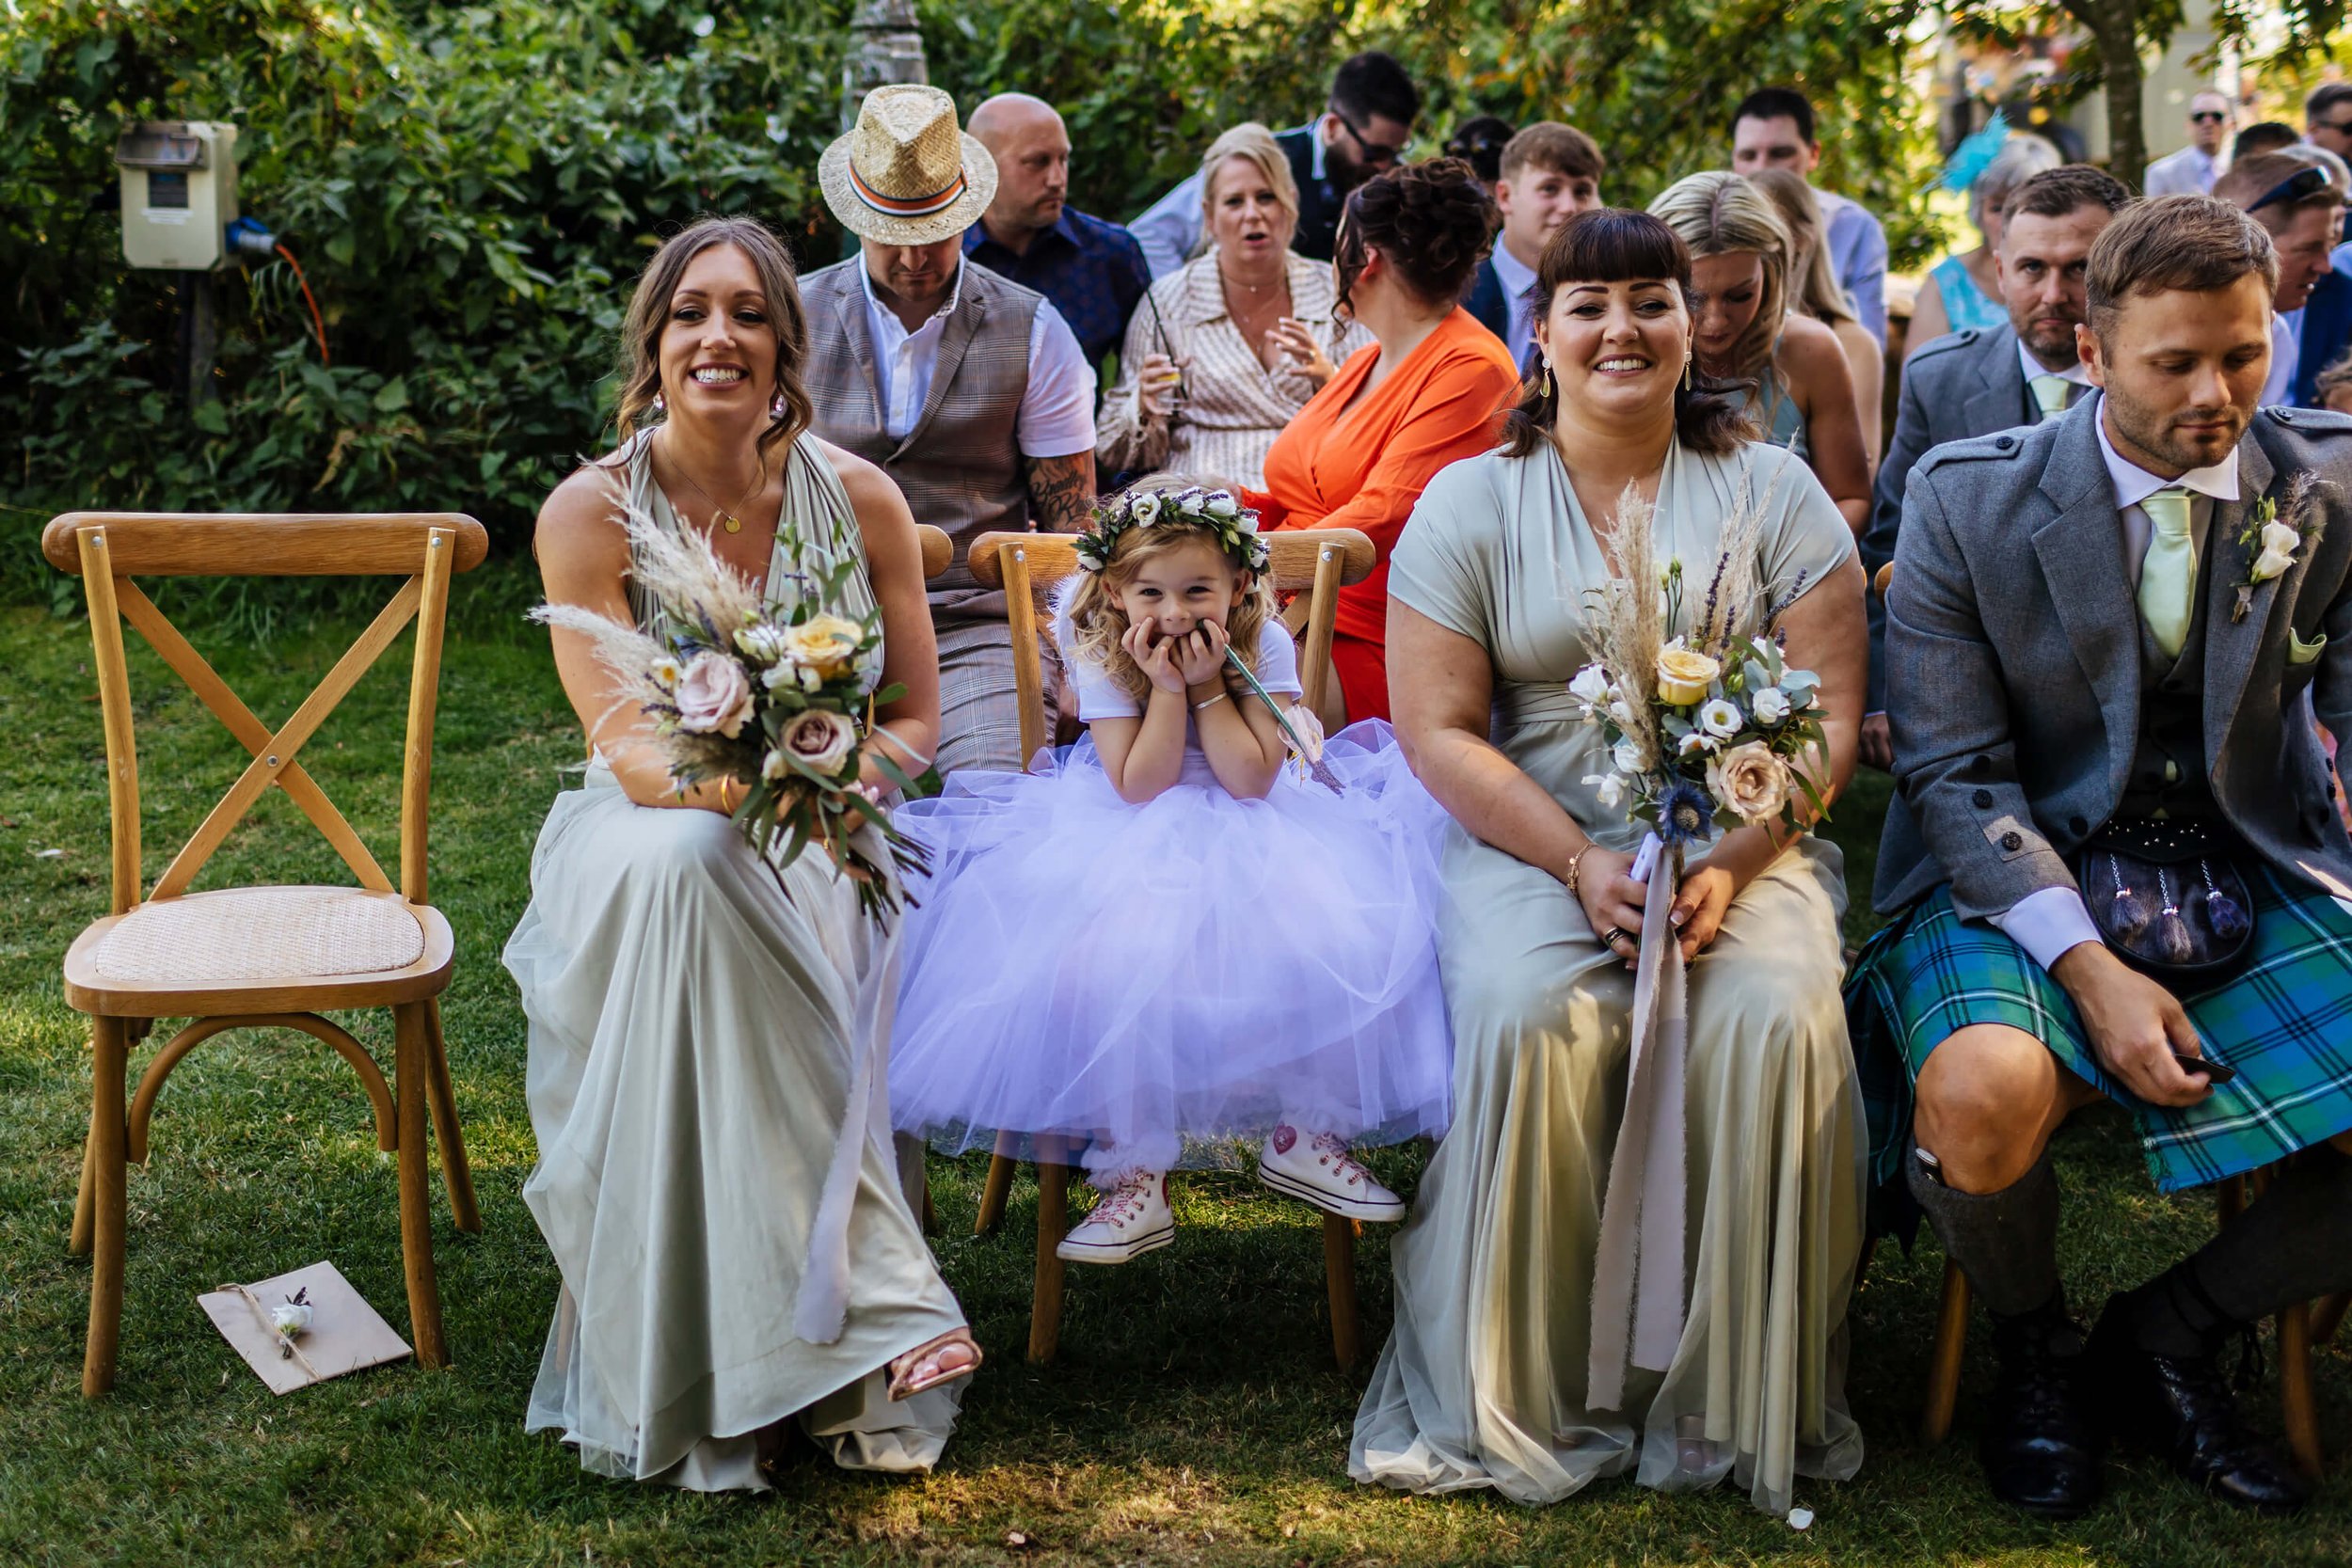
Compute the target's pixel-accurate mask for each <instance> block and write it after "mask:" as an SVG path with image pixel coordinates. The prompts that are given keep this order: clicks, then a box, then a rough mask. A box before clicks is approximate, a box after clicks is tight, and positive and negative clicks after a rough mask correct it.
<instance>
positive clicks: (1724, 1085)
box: [1348, 445, 1865, 1513]
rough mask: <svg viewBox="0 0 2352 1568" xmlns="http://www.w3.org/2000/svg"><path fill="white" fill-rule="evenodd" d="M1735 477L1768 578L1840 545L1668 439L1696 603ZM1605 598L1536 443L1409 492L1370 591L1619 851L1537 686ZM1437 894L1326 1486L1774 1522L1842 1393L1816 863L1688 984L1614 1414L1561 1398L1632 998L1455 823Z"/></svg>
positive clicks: (1828, 983) (1834, 885) (1562, 694)
mask: <svg viewBox="0 0 2352 1568" xmlns="http://www.w3.org/2000/svg"><path fill="white" fill-rule="evenodd" d="M1742 484H1747V485H1750V486H1752V487H1753V493H1754V494H1755V495H1756V496H1757V497H1759V498H1761V499H1763V500H1764V502H1765V505H1766V509H1767V512H1768V514H1769V520H1768V521H1767V523H1766V525H1765V530H1764V538H1763V546H1762V551H1763V556H1764V575H1765V578H1766V579H1767V580H1768V581H1772V582H1776V583H1779V584H1783V585H1790V584H1794V583H1795V582H1796V580H1797V576H1798V574H1799V573H1800V572H1802V573H1804V582H1805V583H1806V584H1809V585H1819V584H1820V583H1822V582H1823V580H1824V579H1825V578H1828V577H1829V576H1830V574H1831V573H1832V572H1834V571H1835V570H1836V568H1837V567H1838V566H1839V565H1840V564H1841V563H1842V562H1844V560H1845V558H1846V557H1847V556H1848V555H1849V554H1850V553H1851V551H1852V548H1853V543H1852V535H1851V532H1850V531H1848V530H1847V527H1846V524H1845V521H1844V519H1843V518H1841V517H1840V516H1839V515H1838V513H1837V510H1836V507H1835V506H1834V505H1832V504H1831V502H1830V499H1829V498H1828V496H1827V495H1825V494H1824V493H1823V492H1822V490H1821V487H1820V483H1818V482H1817V481H1816V480H1815V479H1814V477H1813V475H1812V474H1811V473H1810V472H1809V471H1808V470H1807V469H1806V468H1805V467H1804V463H1803V462H1802V461H1801V460H1799V459H1797V458H1795V457H1793V456H1792V455H1791V454H1789V453H1788V452H1787V451H1782V450H1779V449H1777V448H1774V447H1771V446H1764V445H1755V446H1747V447H1743V448H1742V449H1741V450H1740V451H1739V452H1738V453H1736V454H1734V455H1732V456H1728V457H1708V456H1703V455H1701V454H1698V453H1695V452H1692V451H1688V450H1685V449H1683V448H1681V447H1679V446H1677V448H1676V449H1675V450H1674V451H1673V452H1672V453H1670V455H1669V458H1668V461H1667V465H1666V469H1665V473H1664V475H1663V477H1662V479H1661V484H1660V491H1659V515H1658V517H1659V521H1658V526H1659V529H1660V534H1659V554H1660V557H1661V561H1662V560H1663V559H1665V558H1667V557H1670V556H1678V557H1679V558H1680V559H1681V561H1682V562H1683V563H1684V566H1685V570H1686V574H1687V575H1688V574H1694V575H1696V576H1697V577H1698V578H1699V581H1700V589H1699V592H1701V593H1703V592H1704V583H1705V579H1706V576H1707V573H1708V570H1709V569H1710V568H1711V566H1712V564H1713V562H1714V559H1715V555H1716V551H1717V547H1718V546H1717V541H1718V537H1719V531H1720V528H1721V523H1722V520H1723V518H1724V515H1726V513H1727V512H1728V510H1729V509H1730V507H1731V505H1732V503H1733V498H1734V496H1735V494H1736V493H1737V492H1738V490H1739V487H1740V485H1742ZM1607 577H1608V567H1607V566H1606V564H1605V562H1604V560H1603V557H1602V555H1601V553H1600V549H1599V546H1598V545H1597V542H1596V541H1595V539H1594V536H1593V533H1592V531H1591V529H1590V528H1589V527H1588V526H1587V525H1586V523H1585V521H1584V518H1583V515H1582V514H1581V511H1580V510H1579V507H1578V504H1577V500H1576V495H1575V491H1574V489H1573V488H1572V486H1571V485H1570V484H1569V483H1568V476H1567V472H1566V470H1565V468H1564V467H1562V465H1561V463H1560V461H1559V458H1558V457H1557V455H1556V454H1555V453H1554V452H1553V451H1552V450H1551V449H1550V447H1549V445H1547V446H1546V447H1545V448H1544V450H1542V451H1538V452H1536V453H1535V454H1534V455H1533V456H1530V457H1527V458H1524V459H1513V458H1509V457H1505V456H1503V455H1502V453H1500V452H1496V453H1489V454H1487V455H1486V456H1484V457H1479V458H1473V459H1471V460H1470V461H1469V462H1465V463H1458V464H1455V465H1454V467H1450V468H1448V469H1446V470H1445V471H1444V472H1442V473H1441V474H1439V475H1438V478H1437V480H1436V481H1435V482H1434V483H1431V484H1430V486H1429V488H1428V490H1427V491H1426V492H1425V493H1424V494H1423V495H1422V500H1421V504H1420V506H1419V507H1418V508H1417V509H1416V510H1415V512H1414V514H1413V516H1412V520H1411V522H1410V524H1409V525H1408V526H1407V527H1406V530H1405V533H1404V537H1403V539H1402V541H1401V542H1400V543H1399V545H1398V546H1397V550H1396V556H1395V567H1394V571H1393V574H1392V577H1391V586H1390V594H1391V596H1392V597H1393V598H1394V599H1395V600H1396V601H1398V602H1401V603H1403V604H1406V605H1408V606H1410V607H1411V608H1412V609H1414V610H1418V611H1420V612H1421V613H1422V614H1423V615H1426V616H1428V617H1430V618H1431V619H1433V620H1435V621H1437V622H1438V624H1439V625H1441V626H1446V627H1448V628H1449V629H1451V630H1453V631H1455V632H1457V633H1459V634H1461V635H1462V636H1465V637H1468V638H1470V639H1472V640H1474V641H1477V642H1479V643H1480V644H1482V645H1483V646H1484V647H1486V649H1487V650H1488V652H1489V655H1490V657H1492V660H1493V664H1494V671H1495V685H1494V710H1493V721H1492V730H1491V733H1492V736H1493V739H1494V741H1495V743H1496V744H1497V745H1498V746H1500V747H1501V748H1502V751H1503V752H1504V754H1505V755H1507V756H1508V757H1509V758H1510V759H1511V760H1512V761H1513V762H1514V763H1516V764H1517V765H1518V767H1519V768H1522V769H1523V770H1525V771H1526V772H1527V773H1528V774H1529V775H1530V776H1531V777H1533V778H1534V780H1535V781H1536V782H1537V783H1538V784H1542V785H1543V786H1544V787H1545V788H1546V789H1548V790H1549V791H1550V793H1551V794H1552V796H1553V798H1554V799H1556V800H1559V801H1560V802H1561V803H1562V804H1563V805H1564V806H1565V807H1566V808H1567V810H1568V812H1569V814H1570V815H1571V816H1574V817H1575V818H1576V820H1577V822H1578V824H1579V825H1580V826H1581V827H1582V828H1583V829H1584V830H1585V832H1589V833H1590V834H1592V835H1593V837H1594V838H1596V839H1597V840H1598V841H1599V842H1600V843H1602V844H1604V845H1607V846H1610V847H1613V848H1618V849H1629V848H1631V847H1633V846H1634V845H1635V844H1636V843H1637V842H1638V841H1639V838H1640V833H1641V829H1640V825H1639V824H1637V823H1629V822H1628V821H1627V820H1626V818H1625V816H1624V815H1623V813H1622V811H1609V810H1603V809H1602V808H1601V807H1600V806H1599V805H1598V804H1597V802H1596V800H1595V799H1594V791H1593V790H1592V788H1590V787H1589V786H1587V785H1586V784H1585V783H1584V780H1585V778H1586V776H1587V775H1597V774H1602V773H1605V772H1607V771H1608V764H1607V760H1606V754H1605V752H1604V750H1603V748H1602V746H1601V743H1600V732H1599V729H1598V727H1597V726H1595V725H1586V724H1582V723H1581V722H1579V721H1577V718H1576V712H1577V705H1576V704H1575V702H1574V701H1573V699H1571V698H1570V697H1569V696H1568V694H1567V691H1566V688H1565V683H1566V682H1567V681H1568V680H1569V679H1570V678H1571V677H1573V676H1574V675H1575V673H1576V672H1577V671H1578V669H1580V668H1581V666H1583V665H1584V664H1585V663H1586V662H1588V661H1589V660H1591V659H1592V658H1593V657H1595V656H1594V651H1593V648H1592V646H1591V644H1590V642H1589V641H1588V638H1587V632H1586V626H1585V604H1586V600H1585V594H1586V593H1587V592H1588V591H1589V590H1591V589H1594V588H1597V587H1598V586H1599V585H1600V584H1601V583H1602V582H1603V581H1605V580H1606V578H1607ZM1686 580H1687V576H1686ZM1814 591H1820V589H1819V588H1818V586H1816V587H1815V589H1814ZM1827 591H1830V592H1836V591H1838V590H1837V589H1836V588H1834V587H1833V588H1831V589H1829V590H1827ZM1693 608H1694V607H1693ZM1445 877H1446V882H1447V887H1448V892H1449V893H1450V895H1451V898H1450V899H1449V903H1448V907H1447V909H1446V910H1445V911H1444V912H1443V913H1442V914H1441V915H1440V928H1439V946H1438V959H1439V964H1440V967H1441V970H1442V973H1443V974H1444V983H1445V990H1446V1002H1447V1009H1448V1012H1449V1013H1450V1015H1451V1017H1452V1020H1453V1025H1454V1122H1453V1125H1452V1127H1451V1129H1450V1130H1449V1131H1448V1132H1447V1133H1446V1135H1445V1138H1444V1140H1443V1142H1441V1143H1440V1144H1439V1145H1438V1151H1437V1153H1436V1155H1435V1157H1434V1158H1433V1159H1432V1160H1431V1162H1430V1165H1429V1169H1428V1171H1427V1173H1426V1175H1424V1176H1423V1178H1422V1184H1421V1190H1420V1192H1419V1194H1418V1195H1417V1196H1416V1197H1415V1201H1414V1205H1413V1212H1412V1214H1411V1216H1410V1218H1409V1219H1408V1221H1407V1222H1406V1225H1405V1227H1404V1228H1403V1229H1402V1230H1401V1231H1400V1232H1399V1234H1398V1237H1397V1240H1396V1243H1395V1247H1394V1251H1393V1258H1394V1268H1395V1285H1396V1326H1395V1330H1394V1332H1393V1334H1392V1335H1391V1338H1390V1340H1389V1343H1388V1346H1387V1348H1386V1349H1385V1350H1384V1351H1383V1352H1382V1353H1381V1356H1380V1362H1379V1366H1378V1367H1377V1369H1376V1370H1375V1372H1374V1374H1373V1379H1372V1386H1371V1387H1370V1388H1369V1389H1368V1390H1367V1391H1366V1393H1365V1395H1364V1401H1363V1405H1362V1408H1361V1410H1360V1411H1359V1414H1358V1416H1357V1418H1356V1432H1355V1440H1354V1443H1353V1445H1352V1447H1351V1449H1350V1453H1349V1462H1348V1468H1349V1472H1350V1473H1351V1474H1352V1475H1354V1476H1355V1478H1356V1479H1357V1480H1358V1481H1377V1482H1380V1483H1383V1484H1386V1485H1390V1486H1395V1487H1400V1488H1403V1489H1405V1490H1406V1491H1412V1492H1426V1493H1436V1492H1451V1491H1457V1490H1462V1489H1465V1488H1470V1487H1481V1486H1490V1487H1493V1488H1494V1489H1496V1490H1497V1491H1499V1492H1501V1493H1502V1495H1503V1496H1505V1497H1509V1498H1511V1499H1513V1500H1514V1501H1517V1502H1521V1503H1548V1502H1555V1501H1557V1500H1559V1499H1561V1498H1563V1497H1567V1496H1569V1495H1570V1494H1572V1493H1574V1492H1576V1491H1578V1490H1580V1489H1581V1488H1582V1487H1583V1486H1585V1485H1587V1484H1588V1483H1590V1482H1591V1481H1595V1480H1597V1479H1598V1478H1600V1477H1604V1476H1615V1475H1626V1474H1631V1475H1632V1476H1633V1477H1634V1478H1635V1479H1636V1480H1637V1481H1640V1482H1641V1483H1642V1484H1644V1485H1648V1486H1656V1487H1661V1488H1668V1489H1674V1488H1684V1487H1697V1486H1707V1485H1712V1484H1715V1483H1716V1482H1718V1481H1722V1480H1723V1479H1724V1477H1725V1476H1726V1475H1728V1476H1730V1477H1732V1478H1733V1479H1734V1480H1735V1481H1737V1483H1738V1484H1739V1485H1740V1486H1742V1487H1744V1488H1746V1489H1747V1491H1748V1494H1749V1496H1750V1497H1753V1498H1754V1499H1755V1501H1756V1505H1757V1506H1758V1507H1760V1508H1763V1509H1765V1510H1767V1511H1769V1512H1772V1513H1786V1512H1787V1511H1788V1506H1789V1500H1790V1495H1791V1491H1792V1487H1793V1482H1794V1480H1795V1478H1796V1477H1797V1476H1800V1475H1804V1476H1813V1477H1825V1478H1831V1479H1837V1480H1843V1479H1845V1478H1847V1477H1850V1476H1851V1475H1852V1474H1853V1473H1854V1471H1855V1469H1856V1468H1857V1467H1858V1466H1859V1465H1860V1464H1861V1461H1862V1437H1861V1433H1860V1432H1859V1431H1858V1429H1857V1428H1856V1427H1855V1425H1854V1423H1853V1420H1852V1418H1851V1417H1850V1416H1848V1414H1847V1412H1846V1405H1845V1399H1844V1394H1843V1388H1842V1382H1843V1373H1844V1364H1845V1329H1844V1325H1845V1316H1846V1300H1847V1296H1848V1293H1849V1292H1850V1291H1851V1287H1852V1282H1853V1274H1854V1267H1855V1262H1856V1259H1857V1256H1858V1254H1859V1251H1860V1246H1861V1242H1862V1218H1863V1217H1862V1196H1863V1157H1864V1148H1865V1144H1864V1136H1863V1128H1862V1112H1861V1103H1860V1097H1859V1094H1858V1091H1857V1088H1856V1085H1855V1081H1854V1072H1853V1067H1852V1063H1851V1055H1850V1052H1849V1048H1848V1045H1847V1037H1846V1025H1845V1017H1844V1014H1843V1012H1842V1011H1841V1009H1840V1006H1839V1003H1838V991H1837V987H1838V979H1839V973H1840V969H1841V963H1842V947H1841V942H1840V936H1839V921H1840V918H1841V916H1842V915H1843V912H1844V909H1845V886H1844V876H1843V868H1842V863H1841V861H1840V859H1839V856H1838V852H1837V850H1836V847H1834V846H1832V845H1830V844H1828V843H1825V842H1823V841H1821V840H1820V839H1817V838H1814V837H1812V836H1810V835H1808V836H1806V837H1804V838H1801V839H1799V840H1798V841H1797V842H1796V843H1795V844H1793V845H1792V846H1790V847H1789V848H1788V849H1787V850H1785V851H1784V852H1783V853H1782V854H1781V856H1780V857H1779V858H1778V859H1777V860H1776V861H1774V862H1773V863H1772V865H1771V866H1770V867H1768V868H1767V869H1766V870H1765V871H1764V872H1763V874H1762V875H1760V876H1758V877H1757V878H1756V880H1755V881H1753V882H1751V883H1750V884H1749V885H1748V886H1747V887H1746V888H1745V889H1743V890H1742V891H1741V892H1740V896H1739V897H1738V898H1737V899H1736V900H1735V901H1734V902H1733V904H1732V907H1731V909H1730V911H1729V912H1728V914H1727V915H1726V917H1725V919H1724V926H1723V930H1722V934H1721V935H1720V936H1719V937H1717V939H1716V940H1715V942H1713V943H1712V944H1711V945H1710V946H1709V947H1708V948H1707V950H1706V951H1705V952H1703V953H1702V954H1701V955H1700V956H1699V958H1697V960H1696V961H1695V962H1694V964H1693V965H1692V972H1691V979H1690V1036H1689V1041H1690V1043H1689V1076H1688V1083H1687V1091H1686V1097H1685V1110H1686V1118H1687V1123H1688V1128H1689V1145H1688V1148H1689V1156H1688V1160H1689V1164H1688V1172H1689V1211H1688V1214H1687V1218H1686V1222H1685V1235H1686V1238H1687V1239H1686V1267H1685V1276H1686V1279H1687V1280H1688V1282H1689V1292H1690V1299H1689V1314H1688V1318H1687V1320H1686V1323H1685V1326H1684V1329H1683V1333H1682V1338H1681V1341H1680V1344H1679V1347H1678V1349H1677V1352H1676V1354H1675V1356H1674V1358H1673V1365H1672V1367H1671V1369H1670V1370H1667V1371H1666V1372H1664V1373H1663V1374H1662V1375H1661V1374H1660V1373H1657V1372H1643V1371H1638V1370H1636V1371H1633V1372H1631V1373H1629V1377H1628V1380H1627V1385H1626V1398H1625V1408H1624V1409H1621V1410H1595V1409H1590V1408H1587V1406H1586V1402H1585V1378H1586V1354H1587V1346H1588V1343H1589V1338H1590V1331H1591V1299H1590V1298H1591V1290H1592V1283H1593V1269H1594V1253H1595V1247H1596V1243H1597V1238H1598V1234H1599V1228H1600V1214H1601V1201H1602V1197H1603V1194H1604V1189H1605V1186H1606V1182H1607V1179H1608V1173H1609V1160H1610V1152H1611V1150H1612V1149H1613V1147H1614V1146H1615V1142H1616V1135H1617V1125H1618V1120H1619V1117H1620V1116H1621V1113H1622V1109H1623V1104H1624V1097H1625V1084H1626V1067H1627V1057H1628V1053H1629V1043H1630V1042H1629V1015H1630V1012H1631V1007H1632V998H1633V983H1632V976H1631V975H1630V974H1628V973H1627V971H1626V969H1625V967H1624V965H1623V963H1622V962H1621V961H1619V960H1618V959H1617V958H1614V957H1613V956H1612V955H1611V954H1610V953H1609V952H1608V951H1607V950H1606V949H1604V948H1603V947H1601V946H1600V944H1599V942H1598V941H1597V939H1596V937H1595V935H1594V933H1593V931H1592V928H1591V927H1590V925H1589V924H1588V923H1587V921H1586V920H1585V917H1584V911H1583V910H1582V908H1581V905H1579V904H1578V902H1577V900H1576V899H1575V898H1574V897H1572V896H1571V895H1569V894H1568V893H1567V891H1566V889H1565V888H1564V887H1563V886H1562V885H1561V884H1560V883H1559V882H1558V881H1557V880H1555V879H1553V878H1552V877H1550V876H1549V874H1547V873H1545V872H1543V871H1539V870H1537V869H1536V868H1534V866H1531V865H1529V864H1527V863H1524V862H1522V861H1519V860H1517V859H1515V858H1513V857H1512V856H1510V855H1508V854H1505V853H1503V852H1502V850H1500V849H1496V848H1493V847H1489V846H1487V845H1486V844H1483V843H1480V842H1479V841H1477V840H1476V839H1473V838H1472V837H1470V834H1469V833H1468V832H1465V831H1464V830H1462V829H1461V828H1460V827H1459V826H1458V825H1456V826H1455V827H1454V829H1453V830H1452V831H1451V835H1450V840H1449V844H1448V847H1447V851H1446V865H1445Z"/></svg>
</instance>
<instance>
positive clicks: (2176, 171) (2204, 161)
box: [2139, 143, 2221, 198]
mask: <svg viewBox="0 0 2352 1568" xmlns="http://www.w3.org/2000/svg"><path fill="white" fill-rule="evenodd" d="M2220 177H2221V163H2220V160H2218V159H2217V158H2216V157H2215V156H2214V155H2213V154H2212V153H2210V152H2204V151H2201V150H2199V149H2198V148H2197V146H2196V144H2194V143H2191V144H2190V145H2189V146H2187V147H2184V148H2182V149H2181V150H2179V151H2178V152H2170V153H2167V154H2166V155H2165V156H2163V157H2161V158H2158V159H2157V160H2156V161H2155V162H2154V163H2153V164H2150V165H2149V166H2148V172H2147V174H2146V175H2145V176H2144V177H2143V178H2142V179H2141V180H2140V182H2139V188H2140V190H2141V192H2142V193H2143V194H2145V195H2147V196H2148V197H2150V198H2155V197H2159V196H2211V195H2212V194H2213V182H2215V181H2216V180H2217V179H2219V178H2220Z"/></svg>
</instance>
